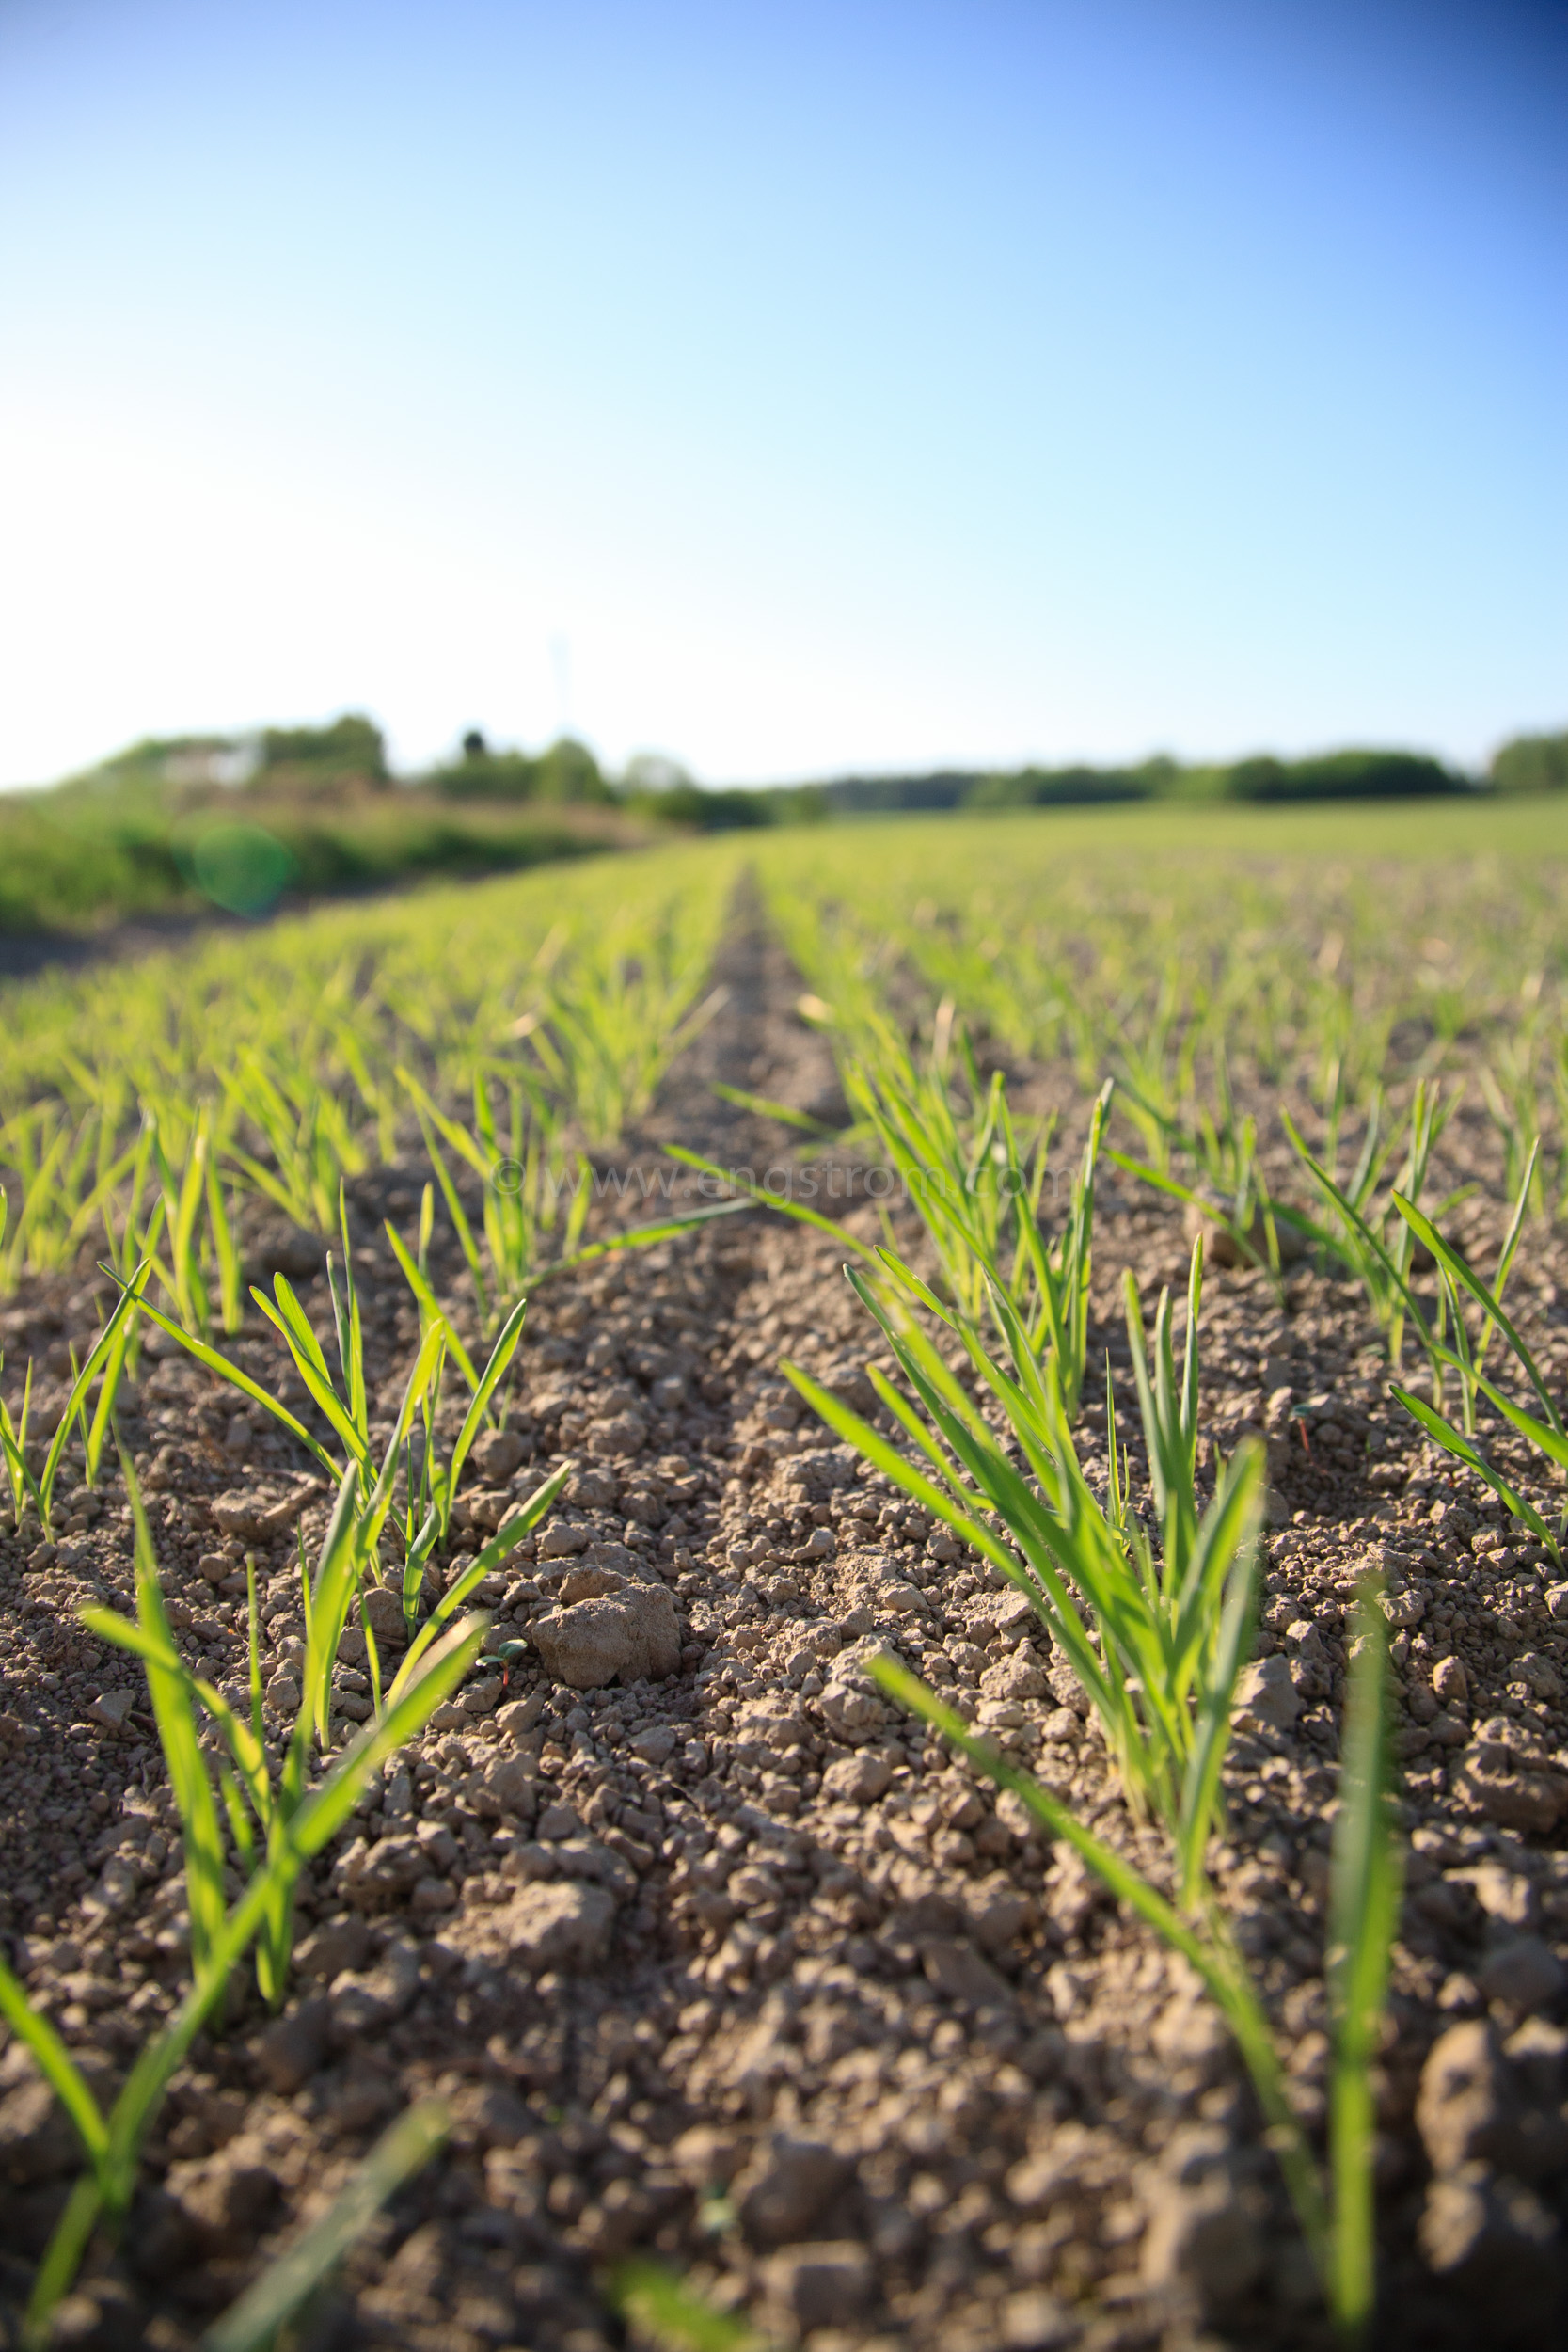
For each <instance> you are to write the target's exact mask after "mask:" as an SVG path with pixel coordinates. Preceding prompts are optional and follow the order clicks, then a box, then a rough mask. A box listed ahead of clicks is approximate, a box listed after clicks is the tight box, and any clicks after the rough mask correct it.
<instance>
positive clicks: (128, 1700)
mask: <svg viewBox="0 0 1568 2352" xmlns="http://www.w3.org/2000/svg"><path fill="white" fill-rule="evenodd" d="M135 1703H136V1694H135V1691H104V1692H101V1693H100V1694H99V1696H98V1697H97V1698H95V1699H94V1700H93V1702H92V1705H91V1706H90V1707H89V1708H87V1713H88V1715H89V1716H90V1717H91V1719H92V1721H93V1722H94V1723H95V1724H103V1727H104V1729H105V1730H107V1731H123V1730H124V1728H125V1719H126V1717H127V1716H128V1715H129V1714H130V1712H131V1709H132V1708H134V1707H135Z"/></svg>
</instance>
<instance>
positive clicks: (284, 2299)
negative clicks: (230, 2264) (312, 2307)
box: [201, 2099, 451, 2352]
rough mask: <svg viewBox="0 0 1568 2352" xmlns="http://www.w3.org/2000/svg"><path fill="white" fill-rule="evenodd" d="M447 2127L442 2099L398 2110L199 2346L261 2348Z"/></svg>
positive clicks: (237, 2350)
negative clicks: (326, 2205)
mask: <svg viewBox="0 0 1568 2352" xmlns="http://www.w3.org/2000/svg"><path fill="white" fill-rule="evenodd" d="M450 2130H451V2117H450V2116H449V2114H448V2112H447V2109H446V2108H445V2106H443V2105H442V2103H441V2101H440V2100H439V2099H421V2100H420V2103H419V2105H418V2106H412V2107H410V2108H409V2109H408V2111H407V2113H406V2114H405V2115H400V2116H399V2117H398V2120H397V2122H395V2123H393V2124H391V2125H389V2126H388V2129H387V2130H386V2131H385V2132H383V2133H382V2135H381V2137H380V2138H379V2139H378V2140H377V2141H376V2143H375V2146H374V2147H373V2148H372V2150H371V2153H370V2154H369V2155H368V2156H366V2157H365V2159H364V2161H363V2162H362V2163H361V2164H358V2165H356V2167H355V2169H354V2171H353V2172H352V2173H351V2174H350V2176H349V2179H348V2181H347V2182H346V2183H345V2185H344V2186H343V2187H342V2188H341V2190H340V2191H339V2193H338V2195H337V2197H336V2199H335V2200H334V2201H333V2203H332V2205H331V2207H330V2209H329V2210H328V2211H327V2212H326V2213H325V2214H324V2215H323V2216H322V2217H321V2219H320V2220H319V2221H317V2222H316V2223H314V2224H313V2226H312V2227H311V2228H310V2229H309V2230H308V2231H307V2232H306V2233H305V2235H304V2236H303V2237H302V2238H301V2239H300V2241H299V2243H298V2245H297V2246H293V2247H291V2248H290V2249H289V2250H288V2252H287V2253H285V2254H280V2255H279V2256H278V2257H277V2261H276V2262H274V2263H271V2264H269V2265H268V2266H267V2268H266V2269H265V2270H264V2271H263V2272H262V2274H261V2277H260V2278H259V2279H258V2280H256V2281H255V2283H254V2284H253V2285H251V2286H249V2287H247V2288H246V2289H245V2293H244V2294H243V2295H242V2296H240V2298H239V2300H238V2302H236V2303H233V2304H231V2305H230V2309H229V2310H228V2311H227V2312H224V2314H223V2317H222V2318H221V2319H220V2320H218V2321H217V2322H216V2323H215V2324H214V2326H213V2327H211V2328H209V2329H208V2330H207V2333H206V2334H205V2335H204V2336H203V2337H202V2339H201V2345H202V2352H264V2348H265V2347H266V2346H269V2345H271V2344H273V2343H274V2342H275V2341H276V2338H277V2330H278V2329H279V2328H281V2327H283V2326H284V2325H285V2324H286V2322H287V2321H289V2320H291V2319H292V2318H293V2315H294V2313H295V2312H297V2311H298V2310H299V2309H300V2307H301V2305H302V2304H303V2303H304V2302H305V2301H306V2300H307V2299H308V2297H309V2296H311V2295H312V2294H313V2293H314V2292H315V2290H316V2288H317V2287H319V2286H320V2285H321V2283H322V2281H323V2280H324V2279H325V2277H326V2275H327V2273H328V2272H329V2271H330V2270H331V2269H332V2268H333V2267H334V2265H336V2264H337V2263H339V2262H341V2259H342V2257H343V2255H344V2254H346V2253H347V2252H348V2250H349V2249H350V2248H351V2247H352V2246H353V2245H354V2243H355V2241H356V2239H357V2238H358V2237H360V2236H362V2235H363V2233H364V2232H365V2230H366V2229H367V2228H368V2227H369V2225H370V2223H371V2222H372V2220H373V2219H374V2218H375V2216H376V2215H377V2214H378V2213H379V2212H380V2210H381V2208H382V2206H383V2205H384V2204H385V2203H386V2202H387V2200H388V2197H391V2196H394V2195H395V2194H396V2192H397V2191H398V2190H399V2189H400V2188H401V2187H402V2186H403V2185H404V2182H405V2181H407V2180H411V2179H412V2178H413V2176H414V2174H415V2173H416V2172H418V2171H419V2170H420V2168H421V2167H422V2166H423V2165H425V2164H428V2163H429V2161H430V2158H431V2157H432V2156H433V2155H434V2154H435V2153H436V2149H437V2148H439V2147H440V2145H441V2143H442V2141H443V2140H444V2139H445V2138H446V2137H447V2134H448V2132H449V2131H450Z"/></svg>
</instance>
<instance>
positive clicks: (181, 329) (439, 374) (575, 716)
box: [0, 0, 1568, 784]
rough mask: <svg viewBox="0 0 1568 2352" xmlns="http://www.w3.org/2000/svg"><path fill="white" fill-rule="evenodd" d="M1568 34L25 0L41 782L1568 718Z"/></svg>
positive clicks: (15, 624) (10, 218) (817, 4)
mask: <svg viewBox="0 0 1568 2352" xmlns="http://www.w3.org/2000/svg"><path fill="white" fill-rule="evenodd" d="M1565 102H1568V8H1564V7H1563V6H1562V5H1557V6H1552V7H1548V6H1535V7H1523V6H1511V5H1508V0H1476V4H1475V5H1471V4H1470V0H1449V5H1446V6H1445V5H1441V4H1440V0H1382V4H1380V0H897V4H895V0H884V4H881V5H879V4H878V0H829V4H828V5H824V4H823V0H725V4H724V5H718V4H717V0H714V4H713V5H700V4H699V0H641V5H630V4H629V0H556V5H554V6H542V5H536V4H535V0H261V4H258V0H0V649H3V650H0V660H3V674H0V783H10V784H15V783H23V782H29V781H35V780H40V779H43V778H47V777H49V776H52V775H55V774H58V773H60V772H61V771H65V770H67V769H70V768H71V767H74V766H78V765H82V764H85V763H87V761H90V760H91V759H93V758H95V757H97V756H99V755H102V754H103V753H106V752H108V751H110V750H112V749H114V748H116V747H118V746H119V745H120V744H122V743H124V742H126V741H127V740H129V739H132V738H135V737H136V736H140V735H143V734H153V733H157V734H163V733H176V732H183V731H188V730H194V729H199V728H206V727H211V728H217V729H225V730H227V729H231V728H241V727H245V726H248V725H253V724H257V723H263V722H266V721H269V720H270V721H277V722H298V721H303V720H308V719H311V718H316V717H326V716H329V715H331V714H332V713H334V712H336V711H338V710H340V709H342V708H345V707H360V708H364V709H367V710H369V711H371V712H372V713H373V714H374V715H375V716H376V717H377V718H379V719H380V720H381V721H382V723H384V724H385V725H386V727H387V728H388V733H389V736H390V738H391V741H392V746H393V750H394V755H396V756H397V757H398V758H399V759H400V760H401V761H403V762H404V763H405V764H406V763H412V762H416V761H419V760H422V759H426V758H429V757H430V756H432V755H436V754H437V753H439V752H440V751H442V750H443V749H445V748H447V747H448V746H450V745H451V743H452V742H453V740H454V739H455V738H456V737H457V736H458V735H459V734H460V733H461V731H462V730H463V729H464V728H465V727H467V726H470V725H479V726H482V727H483V728H485V729H486V730H487V731H488V732H489V733H490V734H491V735H492V736H493V737H494V738H497V739H510V740H518V741H523V742H527V743H530V744H534V743H538V742H539V741H541V740H543V739H546V738H547V737H549V736H551V735H553V734H554V733H556V732H557V731H558V730H559V729H560V728H561V727H562V725H563V724H565V725H570V726H571V727H572V728H573V729H574V730H576V731H577V732H578V733H580V734H582V735H583V736H585V737H586V738H587V739H589V740H590V741H591V742H592V743H593V744H594V746H595V748H596V749H597V750H598V751H599V752H600V753H601V755H603V756H605V757H606V758H607V759H609V760H610V761H612V762H617V763H618V762H620V761H621V760H623V759H625V758H626V756H627V755H629V754H631V753H633V752H636V751H639V750H657V751H662V752H665V753H668V754H671V755H675V756H677V757H679V758H682V759H684V760H685V761H686V762H687V763H688V764H689V766H691V767H692V769H693V770H694V771H696V772H697V773H698V774H699V775H701V776H702V777H704V778H705V780H708V781H712V782H725V781H731V780H753V779H758V780H760V779H769V778H784V777H795V776H801V775H808V774H821V773H829V772H834V771H843V770H847V769H892V768H902V767H910V766H928V765H939V764H942V763H945V762H956V763H963V764H974V763H990V762H1004V761H1006V762H1011V761H1018V760H1022V759H1025V758H1037V759H1043V760H1058V759H1065V758H1072V757H1083V756H1088V757H1096V758H1106V757H1119V756H1128V755H1142V754H1146V753H1148V752H1151V751H1154V750H1168V751H1172V752H1175V753H1177V754H1178V755H1195V756H1197V755H1227V754H1239V753H1243V752H1247V751H1251V750H1256V749H1260V748H1272V749H1278V750H1283V751H1292V750H1301V749H1307V748H1315V747H1322V746H1326V745H1331V744H1337V743H1345V742H1385V743H1386V742H1399V743H1409V744H1412V745H1417V746H1420V747H1430V748H1433V749H1435V750H1437V751H1439V752H1442V753H1444V754H1447V755H1450V756H1453V757H1456V758H1459V759H1462V760H1465V761H1475V760H1478V759H1479V758H1481V756H1483V755H1484V754H1485V753H1486V752H1487V750H1488V749H1489V748H1490V747H1491V746H1492V745H1494V744H1495V743H1496V742H1497V740H1498V739H1501V738H1502V737H1504V736H1506V735H1508V734H1510V733H1513V732H1516V731H1518V730H1520V729H1523V728H1534V727H1558V726H1563V725H1568V299H1565V295H1568V286H1565V276H1568V272H1565V267H1564V263H1565V258H1568V236H1565V231H1568V103H1565Z"/></svg>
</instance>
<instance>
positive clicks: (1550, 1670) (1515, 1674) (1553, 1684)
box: [1508, 1649, 1562, 1699]
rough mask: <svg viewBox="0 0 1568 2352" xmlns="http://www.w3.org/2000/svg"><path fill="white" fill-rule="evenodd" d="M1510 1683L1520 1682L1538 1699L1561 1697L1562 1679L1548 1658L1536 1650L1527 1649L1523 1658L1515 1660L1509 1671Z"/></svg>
mask: <svg viewBox="0 0 1568 2352" xmlns="http://www.w3.org/2000/svg"><path fill="white" fill-rule="evenodd" d="M1508 1678H1509V1680H1510V1682H1522V1683H1523V1684H1524V1686H1525V1688H1526V1689H1527V1690H1528V1691H1529V1692H1531V1693H1532V1694H1533V1695H1534V1696H1535V1697H1536V1698H1538V1699H1560V1697H1561V1696H1562V1677H1561V1676H1560V1674H1559V1673H1558V1670H1557V1668H1556V1667H1555V1666H1554V1665H1553V1663H1552V1661H1551V1660H1550V1659H1549V1658H1543V1657H1542V1656H1541V1654H1540V1652H1539V1651H1538V1650H1533V1649H1528V1650H1527V1651H1526V1652H1525V1654H1524V1656H1523V1658H1518V1659H1515V1661H1514V1662H1513V1666H1512V1667H1511V1668H1510V1670H1509V1677H1508Z"/></svg>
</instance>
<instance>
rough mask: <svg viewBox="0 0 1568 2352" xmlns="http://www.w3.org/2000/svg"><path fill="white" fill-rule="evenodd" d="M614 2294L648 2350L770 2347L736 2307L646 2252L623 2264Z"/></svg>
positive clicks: (738, 2351) (613, 2276) (614, 2276)
mask: <svg viewBox="0 0 1568 2352" xmlns="http://www.w3.org/2000/svg"><path fill="white" fill-rule="evenodd" d="M610 2301H611V2302H612V2303H613V2305H614V2307H615V2309H616V2311H617V2312H619V2313H620V2314H621V2317H622V2319H623V2320H625V2322H626V2325H627V2327H628V2328H629V2329H630V2330H631V2339H630V2340H631V2341H632V2342H633V2343H634V2344H638V2345H640V2346H641V2345H647V2346H648V2347H649V2352H767V2347H766V2346H765V2345H764V2344H763V2342H762V2339H761V2338H760V2337H759V2336H758V2335H757V2334H756V2332H755V2330H754V2329H752V2328H750V2327H748V2325H747V2324H746V2322H745V2321H744V2320H743V2319H740V2318H738V2317H737V2316H736V2313H735V2312H724V2311H721V2310H720V2309H719V2308H718V2306H717V2305H716V2304H713V2303H710V2302H709V2301H708V2299H707V2297H706V2296H704V2295H699V2294H698V2293H697V2291H696V2289H695V2288H694V2287H692V2286H691V2285H690V2284H689V2282H688V2281H687V2280H685V2279H681V2278H678V2277H677V2276H676V2274H675V2273H674V2272H673V2270H669V2269H667V2268H666V2267H665V2265H664V2264H663V2263H658V2262H652V2261H649V2260H648V2259H647V2258H646V2257H645V2256H643V2257H641V2258H639V2259H637V2260H635V2261H632V2262H623V2263H618V2264H617V2265H616V2266H615V2268H614V2269H613V2270H612V2271H611V2272H610Z"/></svg>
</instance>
